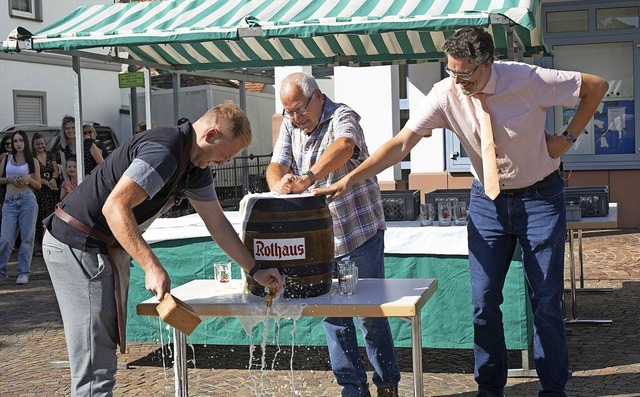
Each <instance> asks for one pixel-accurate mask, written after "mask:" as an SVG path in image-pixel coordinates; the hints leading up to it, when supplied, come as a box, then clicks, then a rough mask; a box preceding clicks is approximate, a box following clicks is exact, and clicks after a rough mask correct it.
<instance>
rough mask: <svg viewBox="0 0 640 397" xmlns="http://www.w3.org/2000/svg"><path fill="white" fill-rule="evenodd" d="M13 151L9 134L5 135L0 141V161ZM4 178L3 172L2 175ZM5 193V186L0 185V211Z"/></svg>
mask: <svg viewBox="0 0 640 397" xmlns="http://www.w3.org/2000/svg"><path fill="white" fill-rule="evenodd" d="M12 151H13V143H12V142H11V134H10V133H8V134H5V135H4V136H3V137H2V140H0V161H2V160H4V159H5V157H7V155H8V154H9V153H11V152H12ZM2 175H3V176H4V170H3V174H2ZM6 192H7V185H3V184H0V210H1V209H2V204H3V203H4V195H5V193H6Z"/></svg>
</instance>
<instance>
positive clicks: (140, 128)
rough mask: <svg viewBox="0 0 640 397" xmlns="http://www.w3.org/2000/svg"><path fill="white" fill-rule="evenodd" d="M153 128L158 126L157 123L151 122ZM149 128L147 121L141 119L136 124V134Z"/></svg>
mask: <svg viewBox="0 0 640 397" xmlns="http://www.w3.org/2000/svg"><path fill="white" fill-rule="evenodd" d="M151 128H156V123H154V122H152V123H151ZM146 130H147V122H146V121H141V122H139V123H138V124H137V125H136V131H135V133H136V134H139V133H141V132H143V131H146Z"/></svg>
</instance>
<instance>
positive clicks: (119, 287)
mask: <svg viewBox="0 0 640 397" xmlns="http://www.w3.org/2000/svg"><path fill="white" fill-rule="evenodd" d="M55 214H56V216H57V217H58V218H60V219H61V220H62V221H63V222H65V223H67V224H68V225H70V226H72V227H73V228H75V229H77V230H79V231H81V232H83V233H85V234H87V235H89V236H91V237H94V238H96V239H98V240H100V241H102V242H104V243H106V244H107V251H108V253H109V262H110V263H111V269H112V271H113V281H114V285H113V288H114V294H115V300H116V317H117V319H118V341H119V343H118V344H119V345H120V353H123V354H124V353H126V343H127V335H126V331H127V297H128V295H129V277H130V269H129V263H130V259H131V257H130V256H129V254H128V253H127V251H125V250H124V249H122V247H121V246H120V243H118V240H116V238H115V237H113V236H109V235H108V234H105V233H102V232H101V231H99V230H96V229H92V228H90V227H89V226H87V225H85V224H84V223H82V222H80V221H79V220H77V219H76V218H74V217H73V216H71V215H69V214H67V213H66V212H65V211H64V210H63V209H62V208H60V207H59V206H56V211H55Z"/></svg>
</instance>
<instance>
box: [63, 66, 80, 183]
mask: <svg viewBox="0 0 640 397" xmlns="http://www.w3.org/2000/svg"><path fill="white" fill-rule="evenodd" d="M71 67H72V69H73V76H74V77H75V79H74V84H73V91H74V92H73V93H74V95H73V96H74V98H73V109H74V117H75V120H76V163H77V170H78V183H82V181H83V180H84V144H83V143H84V142H83V138H84V134H83V129H82V76H81V74H80V57H78V56H77V55H74V56H72V57H71ZM62 133H63V134H64V131H62ZM65 172H66V171H65Z"/></svg>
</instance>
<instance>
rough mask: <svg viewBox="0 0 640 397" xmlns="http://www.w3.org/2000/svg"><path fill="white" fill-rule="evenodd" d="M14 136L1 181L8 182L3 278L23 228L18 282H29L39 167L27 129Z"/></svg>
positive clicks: (0, 251) (1, 244)
mask: <svg viewBox="0 0 640 397" xmlns="http://www.w3.org/2000/svg"><path fill="white" fill-rule="evenodd" d="M11 139H12V142H13V150H12V152H11V153H10V154H9V155H8V156H6V157H5V158H4V159H3V160H2V161H1V162H0V169H2V170H3V173H2V177H1V178H0V184H3V185H7V193H6V195H5V198H4V204H3V206H2V228H1V230H2V234H1V235H0V279H5V278H7V262H8V261H9V257H10V256H11V251H12V250H13V246H14V244H15V242H16V234H17V233H18V231H20V236H21V239H22V243H21V244H20V249H19V251H18V277H17V279H16V284H27V283H28V282H29V274H30V271H31V255H32V254H33V243H34V238H35V233H36V217H37V216H38V203H37V201H36V196H35V194H33V191H32V190H31V188H34V189H40V167H39V164H38V162H36V161H34V159H33V155H32V154H31V148H30V147H29V142H28V138H27V134H25V133H24V131H16V132H14V133H13V134H12V135H11Z"/></svg>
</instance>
